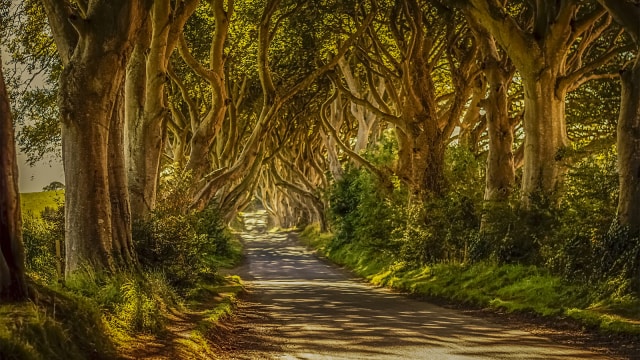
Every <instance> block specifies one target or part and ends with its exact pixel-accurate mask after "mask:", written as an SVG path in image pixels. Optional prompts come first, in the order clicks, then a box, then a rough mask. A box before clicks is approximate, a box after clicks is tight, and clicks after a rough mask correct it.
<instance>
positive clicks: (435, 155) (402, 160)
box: [396, 121, 446, 196]
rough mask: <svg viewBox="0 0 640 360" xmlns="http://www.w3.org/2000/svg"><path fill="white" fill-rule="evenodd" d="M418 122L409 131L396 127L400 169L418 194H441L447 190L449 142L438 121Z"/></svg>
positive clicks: (399, 172)
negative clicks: (446, 161) (446, 166)
mask: <svg viewBox="0 0 640 360" xmlns="http://www.w3.org/2000/svg"><path fill="white" fill-rule="evenodd" d="M422 124H423V126H419V125H417V124H414V126H415V127H414V129H413V131H409V134H406V133H404V132H402V131H399V130H396V137H397V139H398V145H399V149H398V166H397V169H396V173H397V174H398V176H399V177H400V179H402V180H403V181H404V182H405V183H406V184H407V185H408V186H409V189H410V190H411V193H412V194H414V195H423V196H424V195H439V194H442V192H443V191H444V190H445V187H446V180H445V177H444V153H445V143H444V141H443V139H442V134H441V133H440V131H439V130H438V129H437V128H436V126H435V124H433V123H431V124H430V123H429V121H424V122H423V123H422Z"/></svg>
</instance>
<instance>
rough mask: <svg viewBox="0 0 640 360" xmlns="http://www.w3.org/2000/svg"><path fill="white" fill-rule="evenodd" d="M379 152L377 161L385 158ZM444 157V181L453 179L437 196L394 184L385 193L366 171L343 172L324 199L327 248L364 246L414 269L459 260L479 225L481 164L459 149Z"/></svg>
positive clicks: (377, 181)
mask: <svg viewBox="0 0 640 360" xmlns="http://www.w3.org/2000/svg"><path fill="white" fill-rule="evenodd" d="M385 149H386V151H395V149H394V148H393V147H385ZM381 153H383V155H378V158H382V159H385V158H386V159H389V157H388V156H385V155H384V151H382V152H381ZM370 156H371V155H370ZM373 158H375V157H373ZM447 158H448V160H449V161H448V162H447V164H448V168H447V177H448V178H449V179H451V180H454V179H455V180H457V181H455V182H454V181H450V183H451V184H452V185H451V186H450V188H449V189H448V191H447V192H446V193H445V195H444V196H443V197H441V198H440V197H435V196H431V197H428V198H425V199H422V198H416V197H413V196H410V195H409V193H408V191H407V189H406V187H405V186H404V185H403V184H402V183H401V182H400V181H397V180H395V181H394V187H393V189H390V190H389V189H385V188H382V187H381V186H380V183H379V179H377V178H375V177H374V176H373V175H371V174H369V173H368V172H367V171H365V170H363V169H348V170H347V171H346V172H345V175H344V177H343V178H342V179H341V180H340V181H338V182H336V183H335V185H334V187H333V188H332V190H331V191H330V195H329V203H330V219H331V221H332V223H333V225H334V230H335V239H334V242H333V243H332V244H333V245H335V246H341V245H343V244H347V243H354V244H359V245H362V246H368V247H370V248H372V249H375V250H377V251H382V252H384V253H387V254H389V255H391V256H393V257H395V258H398V259H402V260H403V261H407V262H409V263H412V264H415V265H420V264H425V263H434V262H440V261H463V260H464V259H465V258H466V249H467V247H468V239H469V238H470V237H471V236H472V235H473V234H475V232H476V231H477V228H478V226H479V223H480V220H479V219H480V215H479V210H478V209H479V208H480V206H479V204H480V202H481V199H482V193H481V191H480V190H479V189H481V187H480V184H481V173H480V171H479V169H480V166H479V161H478V160H477V159H476V158H475V157H474V156H473V155H472V154H471V153H469V152H468V151H467V150H466V149H464V148H462V147H453V148H450V149H449V151H448V152H447Z"/></svg>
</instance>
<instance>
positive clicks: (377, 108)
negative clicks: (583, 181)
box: [8, 0, 640, 274]
mask: <svg viewBox="0 0 640 360" xmlns="http://www.w3.org/2000/svg"><path fill="white" fill-rule="evenodd" d="M16 11H18V13H20V14H21V16H14V18H15V19H18V20H16V21H18V23H16V24H15V26H22V28H23V29H27V31H26V32H24V33H18V35H15V36H14V37H12V38H9V39H8V44H9V48H10V49H11V51H12V52H13V55H14V57H15V59H16V61H22V62H27V63H30V64H32V67H31V68H33V69H44V70H42V71H44V74H45V75H46V77H47V78H48V80H49V81H48V82H49V84H50V85H51V86H52V87H53V88H54V90H55V91H57V101H56V103H55V104H53V103H52V99H53V97H51V96H50V95H51V93H52V90H51V88H47V89H35V90H27V91H22V92H20V91H17V89H19V87H18V86H17V85H16V84H15V83H14V82H13V80H12V81H10V83H11V84H14V88H15V89H16V91H15V92H14V93H13V94H12V95H13V100H14V104H15V107H16V114H17V117H18V120H21V119H24V118H25V117H27V116H28V115H29V111H28V108H30V107H36V108H42V109H51V108H55V109H57V111H52V110H47V111H44V110H43V111H40V114H54V115H57V117H58V118H59V119H60V122H59V124H60V127H61V133H62V158H63V161H64V166H65V182H66V192H65V210H66V222H67V225H66V247H67V248H66V252H65V253H66V256H67V259H66V267H67V269H66V273H67V274H69V273H72V272H74V271H76V270H78V269H80V268H81V267H82V266H84V265H86V264H89V265H91V266H93V267H95V268H98V269H105V270H108V271H116V270H117V269H122V268H131V267H135V266H136V265H135V264H136V259H135V252H134V251H133V248H132V239H131V226H132V224H135V223H136V222H137V221H140V220H145V219H147V218H148V217H149V216H150V214H151V213H152V212H153V210H154V207H155V199H156V196H157V187H158V183H159V181H160V179H162V178H163V177H165V178H166V177H167V176H166V175H168V174H170V173H172V172H175V171H179V172H189V173H190V174H191V177H192V179H193V181H192V184H191V185H190V186H189V188H187V189H185V192H186V193H188V194H189V196H190V197H191V199H192V201H191V204H190V207H191V208H196V209H197V208H203V207H204V206H205V205H207V204H209V203H211V202H212V201H215V202H216V203H217V204H218V206H219V207H220V209H221V210H222V212H223V213H224V214H226V215H227V218H228V219H232V218H233V216H234V214H235V213H236V212H237V211H239V210H241V209H243V208H244V207H245V206H246V205H248V204H249V203H250V201H251V199H252V198H253V196H254V195H255V196H256V197H257V198H258V199H260V200H261V202H262V203H263V204H264V205H265V207H266V209H267V210H268V211H269V213H270V214H271V218H272V220H273V222H274V224H275V225H280V226H290V225H294V224H297V223H300V222H302V221H318V222H320V223H321V224H323V226H325V227H326V225H327V222H326V208H327V206H328V205H329V204H328V199H327V198H326V196H324V195H323V194H324V190H326V189H329V188H330V187H331V186H332V183H333V182H334V181H336V180H339V179H341V178H342V176H343V172H344V168H345V164H353V165H354V166H356V167H360V168H363V169H366V170H367V171H368V172H370V173H372V174H374V176H376V178H377V179H378V180H379V181H380V184H381V185H380V186H382V187H386V188H392V187H393V186H395V185H394V184H397V183H401V184H403V186H406V187H407V188H408V189H409V190H408V195H407V198H406V202H407V204H412V203H415V202H424V201H427V200H428V199H432V198H438V197H441V196H443V194H445V193H446V192H447V189H448V188H449V184H448V182H449V180H448V179H447V178H446V176H445V168H446V166H445V165H446V164H445V163H446V160H445V154H446V150H447V148H449V147H450V145H452V144H459V145H462V146H465V147H467V148H468V149H470V150H471V151H472V152H473V153H475V154H476V155H477V156H484V155H486V158H487V166H486V189H485V191H484V200H485V204H484V206H485V208H486V209H487V211H488V210H489V209H491V208H496V207H497V208H505V207H506V208H508V207H509V200H510V199H511V198H512V197H513V193H514V191H519V194H520V198H521V201H522V203H523V204H524V206H525V207H529V208H530V207H532V206H533V204H532V201H533V200H532V199H538V198H544V199H548V200H549V201H548V203H549V204H551V205H550V206H551V207H553V206H557V204H558V203H559V202H560V200H561V198H562V194H563V189H562V183H563V177H564V174H565V173H566V171H567V169H568V168H570V167H571V166H573V165H574V164H576V163H577V162H578V161H579V160H580V159H582V158H584V157H585V156H587V154H589V153H592V152H593V151H597V150H601V149H605V148H610V147H611V146H612V143H613V141H612V140H611V139H612V136H611V134H612V131H611V129H610V126H609V125H610V124H613V123H615V121H614V120H613V119H611V118H610V117H611V114H610V113H606V110H602V109H603V106H601V104H599V103H602V102H603V101H604V100H603V99H604V98H618V97H619V98H620V104H621V106H620V115H619V120H618V121H617V126H618V131H617V141H616V149H617V152H618V167H619V175H620V196H619V206H618V214H617V219H618V220H617V221H619V222H620V223H621V224H623V225H625V226H629V227H631V228H633V229H636V230H637V227H638V226H640V208H638V206H640V185H639V184H638V173H639V169H640V154H638V151H639V150H638V146H637V145H636V144H637V142H638V141H639V139H638V126H639V122H640V119H639V116H638V114H640V110H639V106H640V100H639V99H640V94H639V91H640V90H639V87H640V85H639V80H638V74H639V71H640V70H639V69H638V67H639V66H640V61H639V60H638V56H637V49H638V45H639V43H638V39H639V36H640V34H639V33H638V31H639V30H638V26H637V24H636V23H637V21H636V19H637V18H638V15H639V14H638V13H639V12H640V10H639V8H638V6H637V4H636V3H635V2H634V1H630V0H625V1H615V0H598V1H595V0H568V1H562V2H548V1H519V0H512V1H498V0H457V1H453V2H442V1H437V0H402V1H382V0H366V1H357V0H353V1H324V2H313V1H288V0H264V1H260V0H255V1H244V2H241V3H240V2H235V1H233V0H227V1H224V0H210V1H206V2H204V1H203V2H201V1H198V0H181V1H170V0H155V1H150V0H148V1H147V0H126V1H125V0H113V1H106V0H81V1H80V0H74V1H70V0H68V1H53V0H41V1H38V0H27V1H24V2H23V4H21V6H20V7H19V8H18V9H17V10H16ZM27 68H28V69H29V67H27ZM620 74H622V76H620ZM16 79H17V78H16ZM618 79H621V83H622V91H621V93H618V92H617V91H616V85H615V84H617V81H618ZM612 89H613V90H612ZM589 94H591V95H592V97H591V98H593V99H595V101H596V103H595V104H588V103H587V102H588V99H589ZM594 94H595V95H594ZM34 99H35V100H36V101H34ZM25 104H27V105H28V106H25ZM567 104H569V105H567ZM571 104H578V105H576V106H571ZM605 107H606V106H605ZM50 118H51V117H46V118H44V119H41V121H40V122H38V123H37V124H35V125H30V126H27V127H26V128H25V129H27V131H23V132H22V133H21V134H20V135H19V139H20V140H21V142H22V143H23V144H27V145H29V147H30V148H31V149H33V148H37V149H42V148H45V149H46V148H47V147H48V146H50V144H51V141H53V142H56V141H58V140H59V139H58V138H57V137H55V136H50V137H46V136H45V137H43V136H41V135H42V133H51V132H52V130H51V129H52V128H53V129H54V131H55V129H56V126H57V125H56V124H58V122H57V121H51V119H50ZM54 118H55V117H54ZM592 119H596V120H600V122H599V123H598V122H597V121H596V123H595V124H594V123H593V120H592ZM589 121H592V122H591V123H589ZM52 123H53V124H54V126H53V127H51V124H52ZM38 126H40V127H38ZM607 126H609V127H607ZM38 129H40V130H38ZM569 135H571V138H572V139H571V140H570V137H569ZM43 138H45V140H44V141H43V140H42V139H43ZM389 138H392V141H388V140H389ZM34 145H35V146H34ZM385 146H387V147H391V148H392V150H391V151H389V152H386V153H388V154H391V155H389V156H391V159H387V160H389V161H386V160H384V159H380V158H379V157H378V158H376V157H375V156H371V155H370V154H371V153H372V152H376V149H380V148H381V147H385ZM40 152H42V151H40ZM36 153H38V152H37V151H36ZM379 153H385V152H379ZM368 154H369V155H368ZM520 171H521V172H520ZM87 194H92V196H87ZM491 226H492V224H491V220H490V219H489V218H485V219H484V221H483V222H482V227H483V228H485V229H490V228H491Z"/></svg>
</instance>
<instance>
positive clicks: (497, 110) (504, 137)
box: [484, 64, 515, 202]
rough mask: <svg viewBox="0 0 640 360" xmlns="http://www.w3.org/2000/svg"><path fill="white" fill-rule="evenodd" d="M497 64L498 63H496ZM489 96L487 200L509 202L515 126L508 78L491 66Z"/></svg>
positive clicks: (512, 175) (488, 76) (512, 178)
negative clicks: (512, 117) (512, 122)
mask: <svg viewBox="0 0 640 360" xmlns="http://www.w3.org/2000/svg"><path fill="white" fill-rule="evenodd" d="M496 66H497V64H496ZM486 73H487V78H488V79H489V95H488V96H487V101H486V105H485V109H486V117H487V126H488V133H489V155H488V157H487V178H486V186H485V191H484V200H485V201H487V202H505V201H507V200H508V199H509V196H510V195H511V191H512V190H513V185H514V182H515V167H514V162H513V125H512V124H511V119H510V118H509V94H508V78H507V76H505V75H504V74H502V73H501V70H500V69H498V68H495V69H487V71H486Z"/></svg>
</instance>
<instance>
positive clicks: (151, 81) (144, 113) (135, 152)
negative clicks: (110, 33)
mask: <svg viewBox="0 0 640 360" xmlns="http://www.w3.org/2000/svg"><path fill="white" fill-rule="evenodd" d="M171 3H172V2H171V1H169V0H161V1H155V2H154V4H153V7H152V9H151V16H149V18H148V23H147V24H145V26H144V27H143V28H142V29H141V31H140V32H139V34H138V37H137V39H136V44H135V48H134V49H133V52H132V54H131V57H130V59H129V62H128V64H127V74H126V80H125V125H126V127H125V162H126V169H127V175H128V176H127V180H128V184H127V185H128V188H129V196H130V202H131V215H132V219H133V221H134V222H135V221H136V220H144V219H147V217H148V215H149V214H150V213H151V211H152V210H154V208H155V202H156V191H157V185H158V178H159V173H160V158H161V154H162V151H163V149H164V137H165V132H166V120H167V117H168V114H169V111H168V109H167V105H166V104H165V84H166V83H167V82H168V77H169V75H168V70H167V66H168V63H169V59H170V56H171V54H172V53H173V51H174V50H175V48H176V46H177V42H178V39H179V38H180V37H181V36H182V30H183V27H184V24H185V22H186V21H187V19H188V18H189V17H190V16H191V14H192V13H193V12H194V11H195V9H196V7H197V5H198V3H199V0H188V1H181V2H179V3H178V4H176V6H175V7H172V6H171Z"/></svg>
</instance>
